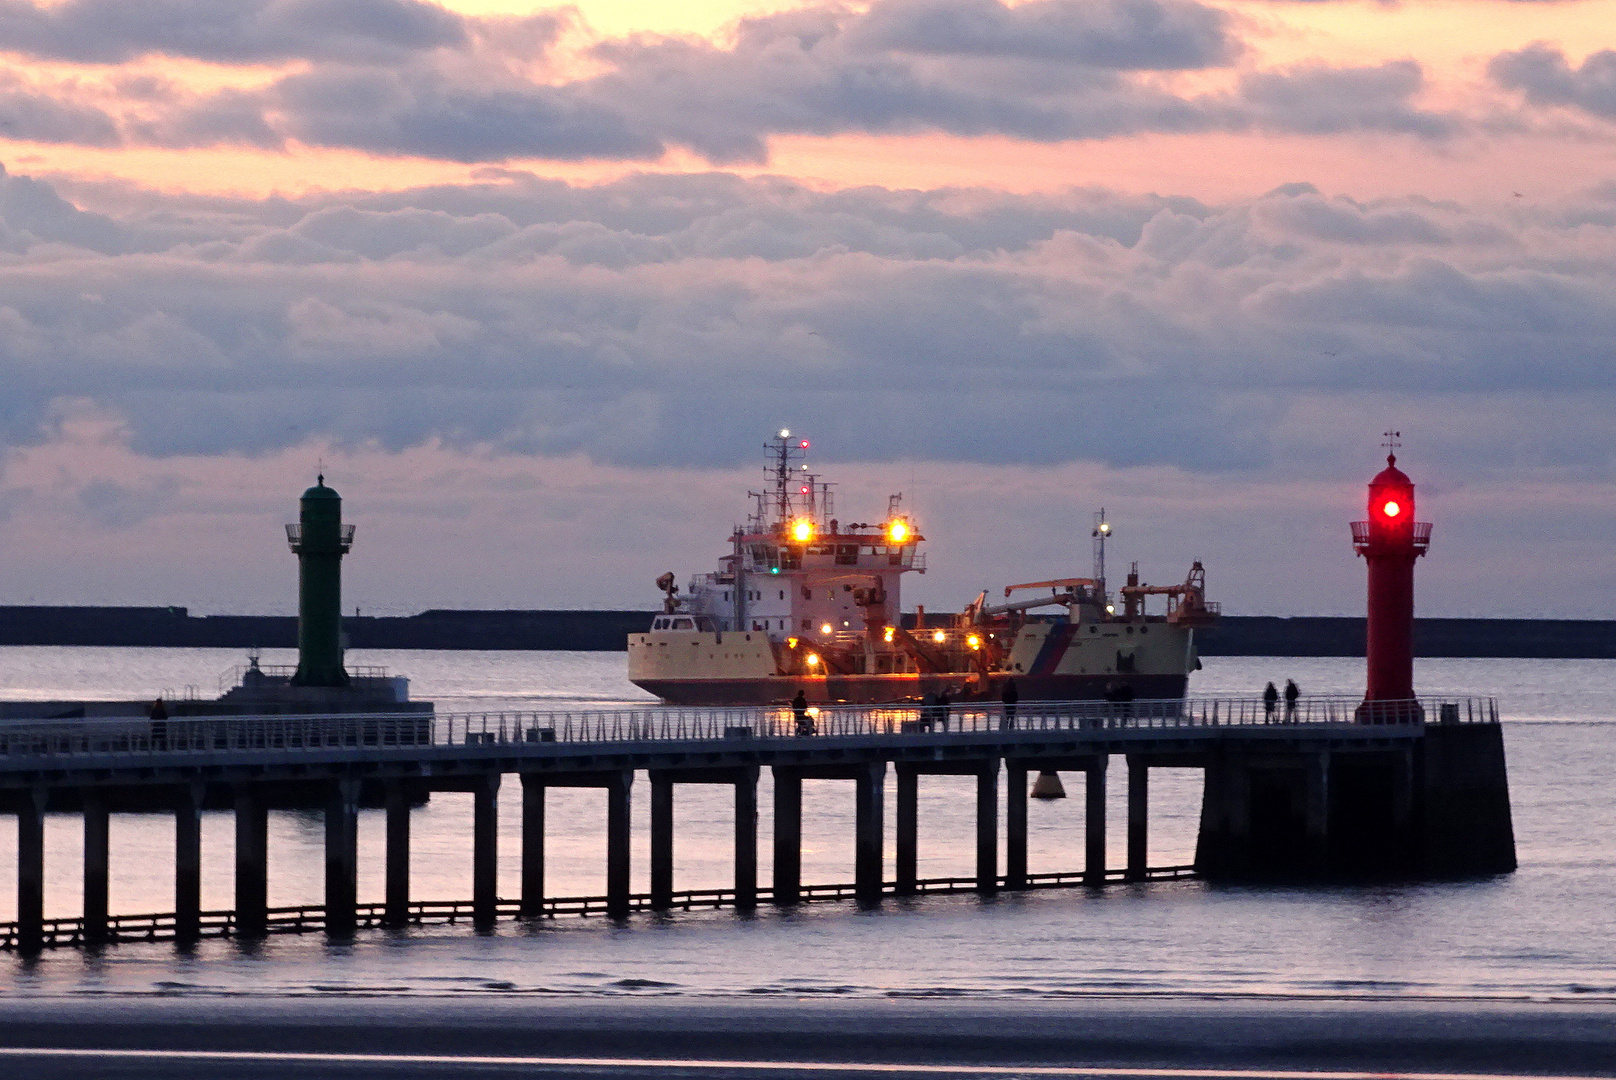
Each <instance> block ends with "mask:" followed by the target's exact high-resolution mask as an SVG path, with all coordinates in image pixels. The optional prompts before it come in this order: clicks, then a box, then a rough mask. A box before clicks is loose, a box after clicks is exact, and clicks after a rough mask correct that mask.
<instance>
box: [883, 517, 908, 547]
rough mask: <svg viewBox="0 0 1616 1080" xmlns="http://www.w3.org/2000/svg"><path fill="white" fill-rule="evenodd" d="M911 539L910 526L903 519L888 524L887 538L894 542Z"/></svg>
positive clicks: (899, 542) (898, 542)
mask: <svg viewBox="0 0 1616 1080" xmlns="http://www.w3.org/2000/svg"><path fill="white" fill-rule="evenodd" d="M907 539H909V526H908V525H907V524H905V523H904V522H901V521H894V522H892V523H891V524H890V525H888V526H887V540H889V541H890V542H892V543H894V544H901V543H903V542H904V541H905V540H907Z"/></svg>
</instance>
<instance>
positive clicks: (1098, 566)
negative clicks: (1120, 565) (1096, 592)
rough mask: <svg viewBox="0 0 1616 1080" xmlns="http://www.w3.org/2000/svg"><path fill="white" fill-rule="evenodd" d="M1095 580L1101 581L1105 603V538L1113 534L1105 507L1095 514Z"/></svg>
mask: <svg viewBox="0 0 1616 1080" xmlns="http://www.w3.org/2000/svg"><path fill="white" fill-rule="evenodd" d="M1091 535H1092V536H1093V537H1094V580H1095V581H1097V582H1099V583H1100V585H1099V588H1100V603H1102V604H1103V603H1105V538H1106V537H1108V536H1110V535H1111V523H1110V522H1109V521H1107V520H1105V507H1103V506H1102V507H1100V510H1099V512H1098V513H1097V514H1095V515H1094V531H1093V533H1092V534H1091Z"/></svg>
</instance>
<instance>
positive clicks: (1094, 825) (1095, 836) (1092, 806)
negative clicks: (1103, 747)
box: [1083, 754, 1110, 885]
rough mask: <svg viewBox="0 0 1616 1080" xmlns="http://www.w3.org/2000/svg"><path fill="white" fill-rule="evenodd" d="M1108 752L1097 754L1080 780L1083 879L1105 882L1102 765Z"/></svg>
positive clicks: (1103, 773)
mask: <svg viewBox="0 0 1616 1080" xmlns="http://www.w3.org/2000/svg"><path fill="white" fill-rule="evenodd" d="M1109 760H1110V757H1109V755H1106V754H1101V755H1099V756H1098V757H1096V758H1095V759H1094V760H1093V761H1091V762H1090V763H1089V765H1088V767H1087V768H1086V769H1085V770H1084V780H1083V832H1084V845H1083V882H1084V884H1086V885H1104V884H1105V766H1106V762H1107V761H1109Z"/></svg>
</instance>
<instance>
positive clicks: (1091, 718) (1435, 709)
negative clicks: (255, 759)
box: [0, 697, 1498, 762]
mask: <svg viewBox="0 0 1616 1080" xmlns="http://www.w3.org/2000/svg"><path fill="white" fill-rule="evenodd" d="M1497 722H1498V705H1497V702H1496V700H1494V699H1492V698H1459V699H1453V700H1443V699H1414V700H1409V701H1386V702H1373V703H1367V704H1366V703H1365V702H1363V701H1362V700H1361V699H1358V698H1344V697H1343V698H1335V697H1310V698H1303V699H1301V700H1300V701H1298V702H1296V703H1295V704H1294V705H1286V704H1284V703H1283V702H1282V703H1280V704H1278V705H1270V704H1268V703H1265V702H1264V701H1263V700H1262V699H1261V698H1188V699H1184V698H1174V699H1167V700H1155V701H1130V702H1097V701H1054V702H1050V701H1039V702H1023V703H1021V704H1020V705H1019V706H1017V707H1015V708H1013V709H1007V708H1006V707H1005V706H1002V705H997V704H976V703H973V704H961V705H951V706H947V707H939V706H927V705H869V706H845V705H838V706H829V707H827V706H820V707H818V708H814V709H811V710H810V712H809V715H808V716H807V717H806V718H805V719H804V720H799V719H798V717H797V716H796V715H795V714H794V713H793V711H792V710H791V709H790V708H789V707H756V708H673V707H653V708H638V709H611V710H590V711H554V712H484V713H448V714H441V715H422V714H401V713H379V714H348V715H325V716H296V715H283V716H204V717H176V718H170V719H164V720H147V719H144V718H140V717H130V718H128V719H104V720H102V719H97V720H11V721H5V722H0V762H3V761H5V760H6V759H13V760H15V759H18V758H36V757H39V756H59V755H84V754H129V753H154V754H156V753H161V754H174V753H181V754H211V753H218V752H235V751H273V752H277V753H285V752H288V751H294V752H295V751H311V752H312V751H319V750H327V749H332V748H344V747H352V748H399V749H416V748H425V747H434V746H439V747H448V746H457V747H458V746H465V747H471V746H479V747H480V746H485V745H486V746H495V745H505V746H511V745H512V744H523V745H524V746H527V745H528V744H543V743H570V744H579V743H585V744H602V743H606V744H609V743H645V742H668V741H691V740H699V741H709V740H711V741H723V742H730V743H733V742H735V741H738V740H742V739H779V738H793V739H824V738H848V737H893V738H898V739H910V738H912V739H916V740H923V741H924V740H931V739H934V738H936V737H938V736H943V735H953V734H970V733H989V732H991V733H994V734H995V735H996V736H997V737H999V738H1002V739H1010V740H1014V739H1017V738H1021V737H1028V738H1036V737H1038V736H1039V735H1040V734H1042V733H1050V732H1065V731H1085V732H1101V731H1113V732H1119V733H1120V732H1125V731H1154V730H1168V729H1184V728H1258V727H1267V726H1318V725H1362V724H1379V725H1394V726H1401V727H1408V726H1419V725H1423V724H1425V723H1468V724H1475V723H1488V724H1496V723H1497ZM530 748H531V749H534V750H537V749H539V747H538V746H536V745H534V746H531V747H530Z"/></svg>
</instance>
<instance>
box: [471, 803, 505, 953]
mask: <svg viewBox="0 0 1616 1080" xmlns="http://www.w3.org/2000/svg"><path fill="white" fill-rule="evenodd" d="M499 775H500V774H499V773H491V774H489V775H488V776H483V777H479V778H478V781H477V786H476V787H475V788H474V789H473V791H472V826H471V829H472V848H471V922H472V925H473V926H476V927H478V928H479V929H487V928H488V927H491V926H493V925H494V918H495V915H496V913H497V911H498V905H499Z"/></svg>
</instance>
